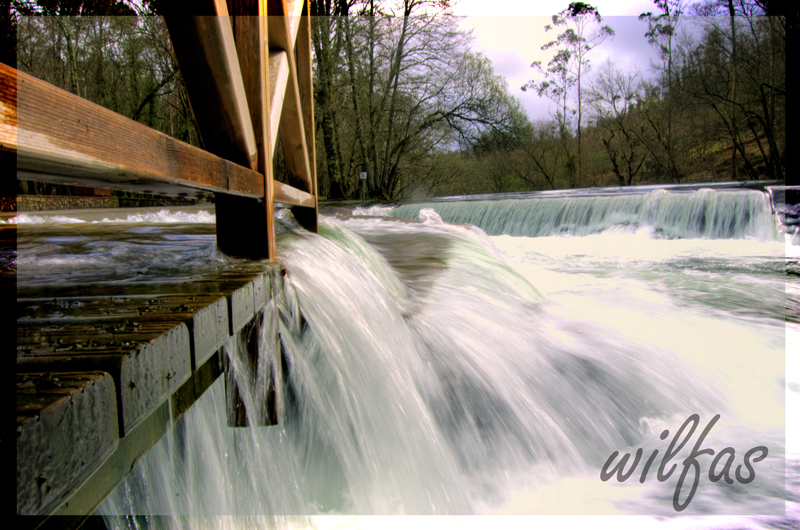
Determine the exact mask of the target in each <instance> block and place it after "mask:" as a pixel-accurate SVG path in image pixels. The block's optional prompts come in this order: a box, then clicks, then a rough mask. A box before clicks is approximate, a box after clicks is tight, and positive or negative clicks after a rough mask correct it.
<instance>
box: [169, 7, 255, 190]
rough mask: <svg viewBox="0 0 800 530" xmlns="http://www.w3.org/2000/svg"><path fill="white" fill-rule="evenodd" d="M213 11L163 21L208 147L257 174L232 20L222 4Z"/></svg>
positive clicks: (204, 143) (248, 113)
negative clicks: (207, 13)
mask: <svg viewBox="0 0 800 530" xmlns="http://www.w3.org/2000/svg"><path fill="white" fill-rule="evenodd" d="M214 7H215V9H216V11H217V13H216V14H217V15H218V16H208V17H203V16H199V17H187V16H185V15H167V16H165V17H164V22H165V23H166V25H167V29H168V30H169V35H170V40H171V41H172V48H173V50H174V52H175V57H176V58H177V60H178V64H179V65H180V68H181V74H182V75H183V79H184V82H185V84H186V91H187V93H188V95H189V99H190V101H191V103H192V109H193V110H194V115H195V118H196V119H197V126H198V127H199V129H200V136H201V137H202V139H203V145H204V147H205V148H206V149H207V150H208V151H210V152H211V153H214V154H215V155H217V156H220V157H222V158H224V159H226V160H230V161H231V162H235V163H237V164H239V165H242V166H246V167H249V168H250V169H253V170H258V159H257V147H256V137H255V135H254V133H253V124H252V121H251V117H250V110H249V108H248V105H247V97H246V95H245V85H244V82H243V80H242V69H241V68H240V66H239V60H238V58H237V52H236V44H235V42H234V37H233V28H232V27H231V18H230V17H229V16H228V12H227V8H226V7H225V3H224V2H214ZM262 182H263V176H262ZM262 188H263V185H262Z"/></svg>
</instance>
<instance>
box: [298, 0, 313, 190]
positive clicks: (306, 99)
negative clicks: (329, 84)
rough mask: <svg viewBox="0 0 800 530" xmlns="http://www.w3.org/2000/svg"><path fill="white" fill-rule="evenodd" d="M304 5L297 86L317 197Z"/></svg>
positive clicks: (305, 6)
mask: <svg viewBox="0 0 800 530" xmlns="http://www.w3.org/2000/svg"><path fill="white" fill-rule="evenodd" d="M299 3H301V4H303V16H302V17H299V18H298V19H297V20H299V21H300V27H299V28H298V32H297V84H298V88H299V90H300V106H301V108H302V109H304V112H303V130H304V131H305V134H306V147H307V148H308V160H309V161H310V168H309V169H310V171H311V183H312V186H311V192H310V193H311V194H312V195H314V197H316V196H317V166H316V163H315V161H316V160H317V153H316V145H317V144H316V140H315V138H314V136H315V133H314V131H315V129H314V112H313V111H311V112H307V111H308V110H309V109H313V108H314V83H313V79H314V73H313V65H312V62H311V17H310V16H308V3H307V2H306V1H303V2H299Z"/></svg>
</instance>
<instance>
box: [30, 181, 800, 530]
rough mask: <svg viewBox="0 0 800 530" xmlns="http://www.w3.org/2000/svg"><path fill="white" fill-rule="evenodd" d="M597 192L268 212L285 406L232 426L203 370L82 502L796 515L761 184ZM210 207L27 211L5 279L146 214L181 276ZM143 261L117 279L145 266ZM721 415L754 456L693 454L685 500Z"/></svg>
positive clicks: (681, 522)
mask: <svg viewBox="0 0 800 530" xmlns="http://www.w3.org/2000/svg"><path fill="white" fill-rule="evenodd" d="M737 194H739V195H741V196H739V195H737ZM673 195H674V196H673ZM606 199H608V198H605V197H602V198H595V199H587V198H583V199H540V200H535V201H497V202H495V203H494V204H483V203H477V202H473V203H453V204H447V203H437V204H431V205H425V206H430V207H433V208H435V209H436V211H437V212H439V213H435V212H433V211H431V210H429V209H424V208H422V207H419V208H418V207H417V206H410V205H407V206H402V207H399V208H396V209H394V210H393V211H391V212H383V213H391V214H392V215H397V216H401V217H404V216H413V217H414V218H416V217H417V216H418V215H419V217H420V219H421V220H422V222H404V221H400V220H395V219H388V218H362V217H352V218H349V219H344V220H343V219H334V218H326V217H323V218H322V219H321V222H320V234H319V235H316V234H309V233H307V232H304V231H303V230H302V229H299V228H298V227H297V226H296V225H295V224H294V222H293V219H291V216H290V215H289V214H288V212H285V213H283V214H282V216H281V220H280V228H279V232H280V233H279V238H278V246H279V254H280V256H281V262H282V263H283V264H284V266H285V268H286V270H287V273H288V274H287V276H286V285H285V290H284V293H283V295H282V296H281V297H279V299H277V300H276V301H275V307H273V308H271V309H270V310H274V311H278V312H279V315H280V319H279V322H280V331H281V341H282V344H283V347H284V351H285V357H286V361H287V365H288V371H287V372H286V373H284V382H285V396H284V401H285V417H284V418H283V421H282V423H281V424H280V425H278V426H273V427H266V428H248V429H231V428H228V427H227V425H226V420H225V395H224V394H225V389H224V382H223V381H222V379H220V380H219V381H218V382H217V383H215V385H214V386H213V387H212V388H211V389H209V391H208V392H207V393H206V394H205V395H204V396H203V397H202V398H201V400H200V401H198V403H197V404H196V405H195V406H194V407H192V408H191V409H190V410H189V411H188V412H187V413H186V415H185V416H184V418H183V419H182V420H181V421H180V422H178V423H177V424H176V426H175V427H174V428H173V429H172V430H171V431H170V432H169V433H168V434H167V436H165V437H164V439H162V441H161V442H159V444H157V446H156V447H155V448H154V449H153V450H152V451H150V452H149V453H148V454H147V455H146V456H145V457H144V458H143V459H142V461H141V462H140V463H139V464H138V465H137V467H136V468H135V469H134V471H133V472H132V473H131V475H130V476H129V477H128V479H126V481H125V482H124V483H123V484H122V485H120V487H119V488H117V490H116V491H115V492H114V493H113V494H112V495H111V496H110V497H109V498H108V499H107V501H106V502H105V503H104V504H103V505H102V506H101V508H100V510H99V512H98V513H102V514H106V515H109V516H112V515H117V514H119V515H126V514H137V515H164V516H169V517H168V518H165V519H158V518H153V517H147V518H144V517H142V518H137V519H123V520H120V519H116V518H113V517H110V518H109V519H108V522H109V523H110V524H112V525H113V526H116V527H122V528H127V527H162V526H163V527H170V526H183V527H185V528H197V527H215V528H219V527H230V528H250V527H254V526H256V527H271V526H288V527H305V526H314V527H318V528H327V527H330V526H336V525H345V526H347V527H350V526H355V527H377V526H380V527H383V526H385V525H386V524H392V520H391V519H389V520H387V519H385V518H378V519H373V518H355V519H353V518H349V517H346V516H347V515H348V514H353V515H356V514H357V515H408V514H431V515H442V514H444V515H458V516H462V515H470V514H476V515H491V514H517V515H548V514H551V515H559V516H571V515H583V514H619V515H622V514H625V515H626V517H622V518H609V517H601V518H597V519H592V520H591V522H590V521H589V520H587V519H585V518H583V519H577V520H575V519H570V518H564V517H559V518H555V519H548V518H537V519H528V518H522V519H517V518H502V519H494V518H492V517H480V518H475V519H470V518H456V519H447V518H435V519H433V520H428V519H410V520H405V519H404V520H401V521H400V522H398V523H396V524H397V525H400V524H404V526H405V525H407V524H409V521H411V522H412V524H416V525H421V526H425V525H426V524H430V525H435V526H441V525H448V526H461V527H465V526H466V527H469V526H470V525H472V526H476V527H477V526H480V527H486V526H488V525H493V526H496V525H503V526H515V525H517V526H525V527H529V526H530V525H531V524H533V523H535V524H536V525H537V526H559V527H562V526H564V525H565V524H566V525H568V526H569V525H570V524H573V523H576V521H577V523H578V524H580V525H581V527H585V526H586V525H587V524H590V525H592V526H603V525H606V526H614V527H615V528H619V527H625V525H629V526H635V527H637V528H641V527H643V526H656V525H658V526H663V525H665V524H668V525H672V526H681V527H683V526H685V527H700V526H703V527H715V528H730V527H731V526H736V527H748V528H749V527H753V528H774V527H781V528H782V527H787V528H790V527H796V526H797V523H798V522H800V515H799V514H798V498H797V497H798V496H797V483H798V479H800V471H798V465H799V462H800V457H798V443H797V441H798V438H797V423H796V421H792V420H791V419H790V420H789V422H788V423H787V422H786V421H785V418H787V417H788V418H791V417H792V414H793V413H796V412H797V411H798V407H797V401H798V375H797V374H798V370H797V359H796V357H797V351H798V349H797V343H798V335H800V334H799V333H798V324H797V320H796V318H794V319H793V317H792V315H793V314H796V313H797V306H798V299H799V298H800V296H798V288H797V279H796V277H793V276H787V269H789V270H794V269H792V267H796V260H797V256H798V252H797V247H796V246H794V245H793V244H792V243H791V240H790V237H791V234H789V238H785V236H784V234H783V233H782V231H781V228H782V227H781V226H780V223H779V222H778V221H777V219H776V217H775V216H774V214H773V213H772V211H771V206H770V203H769V200H768V199H765V194H763V193H760V192H749V191H748V192H710V190H704V191H702V192H694V193H681V194H677V193H674V194H673V193H667V192H651V193H649V194H643V195H638V196H637V195H631V196H625V197H615V198H612V199H611V200H606ZM559 200H560V201H562V202H561V203H560V206H559V204H557V203H556V202H545V201H559ZM580 201H583V202H580ZM512 202H513V203H514V204H505V203H512ZM558 210H560V211H562V212H563V213H562V214H561V218H560V219H558V218H557V214H555V213H554V212H556V211H558ZM356 213H363V210H359V211H358V212H356ZM370 213H375V211H374V210H373V211H372V212H370ZM440 215H441V217H439V216H440ZM442 218H444V220H445V221H449V222H458V223H469V224H470V225H476V226H477V227H476V226H466V225H453V224H447V223H445V222H443V221H442ZM693 223H694V224H693ZM701 225H702V226H701ZM209 226H213V225H189V224H186V225H180V226H179V227H178V226H176V227H174V228H176V229H177V230H176V231H172V232H170V231H168V230H166V229H164V227H163V225H153V224H152V221H147V220H142V221H140V222H139V223H138V224H125V225H115V226H114V227H113V228H112V227H110V226H109V227H108V228H109V229H110V230H112V232H113V231H116V232H115V233H116V234H117V235H116V239H117V243H112V242H108V243H107V245H108V248H106V247H103V248H102V250H101V251H96V249H94V248H91V247H90V245H89V244H88V243H84V242H80V241H74V242H73V241H63V240H55V241H54V240H53V238H54V237H55V238H58V237H66V236H64V235H63V234H61V235H58V234H54V233H50V232H47V233H44V232H42V230H45V231H46V230H47V229H42V228H39V229H34V230H33V231H31V234H34V235H33V236H32V239H30V240H29V241H27V242H26V241H25V240H24V237H25V236H24V235H23V236H21V245H20V261H19V273H20V284H23V283H24V282H25V281H28V280H30V281H34V280H33V279H34V278H38V277H39V275H40V274H43V273H44V270H45V269H47V270H51V273H50V274H51V275H52V277H56V276H57V275H58V268H59V267H60V266H62V265H59V263H61V262H59V258H58V257H57V255H58V249H57V248H55V247H60V248H62V249H63V248H66V247H69V252H68V253H67V254H68V255H69V258H68V259H67V258H65V260H64V265H63V267H64V269H65V270H66V269H67V268H70V267H73V265H71V264H70V263H72V262H70V261H69V260H74V259H75V256H88V258H91V259H99V258H100V257H103V259H104V260H107V261H104V267H106V268H107V267H109V266H118V267H119V271H120V272H119V274H120V275H122V276H124V274H125V273H124V270H125V269H124V266H125V264H126V263H134V264H135V263H137V262H135V261H132V257H131V256H132V253H130V252H128V251H126V250H125V249H126V248H127V246H128V245H131V244H134V243H133V241H134V239H135V238H134V236H133V234H138V233H140V232H137V230H145V233H147V234H149V236H148V237H150V238H151V239H149V241H150V242H149V243H147V244H144V243H142V244H143V245H144V246H147V247H148V249H147V252H149V254H147V255H148V258H147V259H149V260H150V261H151V262H154V263H155V262H160V263H163V264H164V265H163V266H164V267H165V268H164V269H160V272H159V271H153V272H152V274H153V275H155V276H157V275H158V274H160V273H164V271H166V270H168V269H169V270H173V271H179V272H178V273H180V274H186V275H189V276H191V274H192V272H191V271H192V267H194V266H195V264H196V266H201V265H200V264H201V263H202V261H203V259H209V260H211V262H214V261H215V260H218V261H219V262H220V263H223V265H225V266H228V262H227V261H226V260H227V259H228V258H224V257H222V256H220V255H218V253H216V251H215V250H214V248H213V245H214V241H213V231H212V234H210V235H209V234H208V227H209ZM193 227H194V229H196V230H197V232H195V233H196V234H199V235H191V233H192V231H193ZM478 227H479V228H478ZM37 230H38V232H37ZM523 230H528V232H527V233H524V232H523ZM132 231H133V232H132ZM148 231H149V232H148ZM21 232H22V231H21ZM176 232H177V233H178V234H182V235H180V241H181V244H182V245H183V244H185V245H186V246H185V251H182V252H175V247H174V246H173V245H174V244H175V242H174V240H170V238H175V237H176V235H175V234H176ZM125 234H128V235H125ZM487 234H489V235H487ZM104 237H106V236H104ZM48 238H49V240H48ZM93 239H94V237H93V236H87V241H89V240H93ZM107 239H108V240H109V241H113V240H114V236H113V235H112V234H107ZM70 245H77V246H73V247H70ZM54 246H55V247H54ZM23 248H25V249H28V250H27V251H26V253H29V255H30V256H31V257H30V259H28V258H26V257H25V256H24V255H23V250H22V249H23ZM115 249H116V250H115ZM138 249H139V250H140V251H141V250H142V249H143V247H138ZM170 256H171V257H170ZM792 256H793V257H792ZM88 258H87V259H88ZM39 259H48V260H49V261H48V262H47V265H46V266H45V265H41V266H40V265H37V263H39V262H38V261H37V260H39ZM142 259H143V260H144V258H142ZM170 259H172V260H175V261H173V262H170V261H169V260H170ZM787 259H788V261H787ZM115 260H116V261H115ZM37 267H41V269H37ZM137 267H138V265H133V266H132V267H131V272H130V273H129V275H128V280H125V279H124V278H121V279H120V281H137V279H136V278H137V277H141V276H142V274H136V272H138V269H137ZM100 269H101V267H98V274H104V273H102V272H100ZM103 270H105V269H103ZM34 273H35V274H34ZM144 274H148V275H149V274H151V272H149V271H147V270H145V271H144ZM149 277H150V276H148V278H149ZM26 278H27V279H28V280H26ZM231 347H234V346H231ZM787 411H790V412H788V413H787ZM791 411H793V412H791ZM693 414H697V415H699V425H698V427H697V432H695V433H694V435H693V438H692V440H691V441H690V443H688V444H687V445H686V446H685V447H684V448H683V449H682V450H681V451H680V452H679V453H678V454H677V455H676V456H675V457H674V458H673V460H672V462H673V463H675V464H677V468H678V469H677V471H676V472H675V473H674V474H673V475H672V476H671V477H670V478H669V479H668V480H666V481H664V482H660V481H659V480H657V478H656V474H657V471H658V467H659V465H660V464H661V458H662V457H663V454H664V453H665V451H666V449H667V446H668V444H669V442H670V440H671V439H672V438H673V437H674V435H675V433H677V432H678V430H679V429H680V427H681V425H682V424H684V422H685V421H686V420H687V418H689V417H690V416H691V415H693ZM717 414H719V415H720V419H719V421H718V422H717V424H716V425H715V426H714V427H713V429H712V430H711V431H710V433H709V434H708V436H707V437H706V439H705V441H704V442H703V445H702V447H703V448H710V449H714V450H715V451H716V452H717V453H718V452H720V451H721V450H723V449H724V448H726V447H731V448H733V449H734V452H735V459H734V461H733V466H732V468H731V469H732V471H731V474H732V475H733V474H734V470H735V469H736V466H739V465H741V464H742V463H743V461H744V458H745V453H746V452H747V451H748V450H750V449H751V448H753V447H757V446H765V447H767V448H768V452H769V454H768V456H767V457H766V458H764V459H763V460H761V461H758V462H754V463H752V467H753V470H754V475H755V476H754V480H753V481H752V482H749V483H744V484H743V483H740V482H738V481H734V483H733V484H728V483H727V482H726V481H725V480H720V481H719V482H712V481H711V480H709V479H708V470H709V467H710V465H711V461H712V459H713V456H700V457H698V458H697V461H698V462H699V469H700V473H701V475H700V478H699V482H698V486H697V489H696V492H695V494H694V497H693V498H692V500H691V503H690V504H689V507H688V508H687V509H686V510H684V511H682V512H680V514H678V513H677V512H676V511H675V510H674V508H673V495H674V492H675V490H676V485H677V482H678V478H679V475H680V472H681V470H682V469H683V464H682V462H683V460H684V459H685V458H686V457H687V456H688V455H689V453H690V451H691V448H692V446H693V445H694V443H695V441H696V440H697V438H698V437H699V435H700V431H702V430H703V429H704V428H705V427H706V425H707V424H708V423H709V421H711V419H712V417H714V416H715V415H717ZM785 423H786V425H785ZM665 429H666V430H669V432H670V436H669V437H668V438H666V439H665V440H662V439H661V438H660V435H661V433H662V432H663V431H664V430H665ZM638 448H642V449H643V457H642V458H643V462H642V463H640V464H639V467H638V468H637V471H636V472H635V473H633V475H632V476H631V477H630V478H629V479H628V480H626V481H625V482H624V483H619V482H618V481H617V480H616V478H615V479H612V480H610V481H607V482H604V481H602V480H601V479H600V471H601V468H602V467H603V465H604V463H605V462H606V460H607V459H608V458H609V456H610V455H611V454H612V452H614V451H618V452H620V453H621V454H625V453H631V454H633V453H635V451H636V449H638ZM655 450H658V451H659V453H658V456H657V458H655V460H654V463H653V464H652V468H651V470H650V472H649V474H648V475H647V478H646V480H645V481H644V482H640V480H639V478H640V475H641V474H642V473H641V470H642V467H643V466H644V460H645V459H647V458H648V457H649V456H650V455H651V454H652V453H653V451H655ZM690 486H691V480H689V482H688V483H687V485H685V486H684V487H683V490H682V492H683V493H682V496H681V500H684V499H686V495H687V494H688V492H689V489H690ZM784 512H785V513H784ZM637 514H640V515H646V516H648V517H644V518H641V517H631V516H632V515H637ZM653 515H662V516H667V519H664V518H663V517H659V518H655V517H652V516H653ZM710 515H732V516H734V518H732V519H720V518H718V517H712V516H710ZM174 516H185V517H178V518H175V517H174ZM218 516H225V517H221V518H220V517H218ZM227 516H235V517H227ZM752 516H755V517H752ZM403 521H405V523H403Z"/></svg>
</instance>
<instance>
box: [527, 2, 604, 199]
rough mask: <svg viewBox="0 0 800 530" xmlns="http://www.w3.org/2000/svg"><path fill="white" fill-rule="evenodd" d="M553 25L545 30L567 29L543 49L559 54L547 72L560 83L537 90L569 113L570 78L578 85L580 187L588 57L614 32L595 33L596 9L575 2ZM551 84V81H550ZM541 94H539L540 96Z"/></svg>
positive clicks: (533, 85) (534, 84) (549, 65)
mask: <svg viewBox="0 0 800 530" xmlns="http://www.w3.org/2000/svg"><path fill="white" fill-rule="evenodd" d="M552 20H553V24H552V25H549V24H548V25H547V26H545V31H550V30H552V29H554V27H562V28H565V29H564V31H563V32H562V33H560V34H559V35H558V37H556V39H555V40H552V41H550V42H548V43H547V44H545V45H544V46H542V50H549V49H551V48H557V49H558V52H557V53H556V55H555V56H554V57H553V59H552V60H551V61H550V63H548V70H547V73H548V74H550V77H551V80H558V81H557V83H556V84H550V85H549V86H547V87H545V86H543V85H542V84H541V83H540V84H539V85H538V89H540V90H541V89H543V92H544V93H547V92H548V91H550V92H551V93H553V92H554V91H555V93H556V94H558V96H559V98H560V99H561V100H562V101H563V112H564V114H566V97H567V93H568V92H569V89H570V84H571V83H570V79H571V80H572V81H573V82H574V83H575V85H577V96H578V104H577V110H576V112H577V115H578V124H577V137H578V158H577V173H578V186H579V187H580V186H581V185H582V183H583V170H582V159H583V156H582V151H581V147H582V131H581V129H582V126H583V85H582V83H583V80H584V77H585V75H586V74H587V73H588V72H589V68H590V63H589V60H588V58H587V55H588V53H589V52H590V51H592V50H593V49H594V48H596V47H597V46H599V45H600V44H601V43H602V42H603V41H605V40H606V39H608V38H609V37H613V36H614V30H613V29H611V27H610V26H601V27H600V28H598V29H597V30H595V31H594V32H592V33H589V28H590V27H591V26H592V25H594V24H600V23H601V22H602V21H603V19H602V17H601V16H600V13H599V12H598V11H597V8H595V7H593V6H591V5H589V4H587V3H584V2H572V3H571V4H570V5H569V7H567V9H565V10H563V11H561V12H560V13H558V14H557V15H553V19H552ZM532 66H534V67H535V68H537V69H538V70H539V71H540V72H541V63H534V64H533V65H532ZM551 83H552V81H551ZM527 86H531V87H535V86H536V83H534V82H531V83H529V84H528V85H527ZM541 94H542V92H540V95H541Z"/></svg>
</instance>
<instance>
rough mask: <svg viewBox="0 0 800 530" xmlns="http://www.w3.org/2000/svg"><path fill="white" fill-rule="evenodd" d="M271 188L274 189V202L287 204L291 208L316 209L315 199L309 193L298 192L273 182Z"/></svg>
mask: <svg viewBox="0 0 800 530" xmlns="http://www.w3.org/2000/svg"><path fill="white" fill-rule="evenodd" d="M272 186H273V188H274V189H275V195H274V198H275V202H280V203H284V204H289V205H292V206H304V207H306V208H316V207H317V198H316V197H315V196H313V195H311V194H310V193H306V192H305V191H300V190H298V189H297V188H293V187H292V186H289V185H288V184H284V183H282V182H278V181H274V182H273V183H272Z"/></svg>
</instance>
